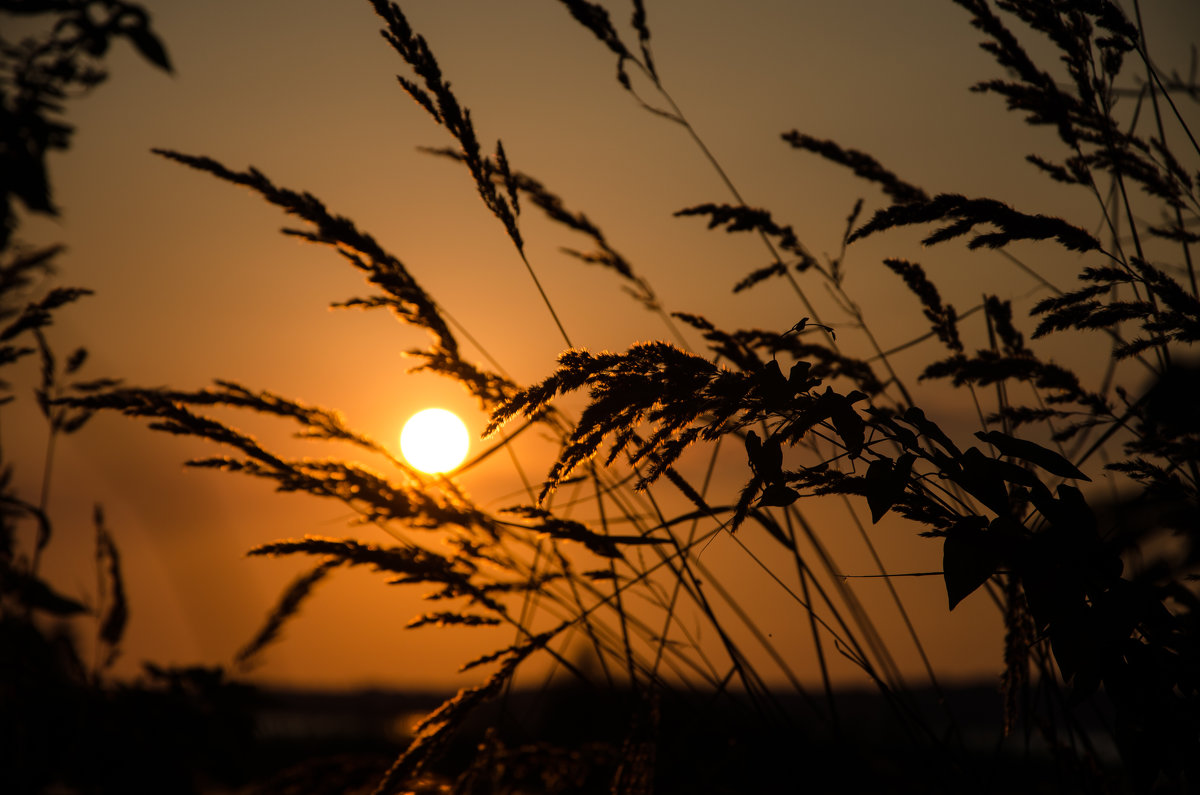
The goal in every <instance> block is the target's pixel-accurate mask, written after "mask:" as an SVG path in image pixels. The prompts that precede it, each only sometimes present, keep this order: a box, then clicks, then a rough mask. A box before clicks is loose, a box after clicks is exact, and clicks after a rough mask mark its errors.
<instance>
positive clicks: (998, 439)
mask: <svg viewBox="0 0 1200 795" xmlns="http://www.w3.org/2000/svg"><path fill="white" fill-rule="evenodd" d="M975 436H976V438H978V439H980V440H982V441H985V442H987V443H989V444H991V445H992V446H993V447H995V448H996V449H997V450H999V451H1000V453H1001V455H1006V456H1009V457H1010V458H1020V459H1022V460H1024V461H1028V462H1029V463H1031V464H1037V465H1038V466H1040V467H1041V468H1042V469H1044V470H1046V471H1047V472H1049V473H1050V474H1052V475H1058V476H1059V477H1064V478H1074V479H1076V480H1087V481H1090V480H1091V478H1089V477H1088V476H1087V475H1085V474H1083V473H1082V472H1080V471H1079V470H1078V469H1077V468H1076V467H1075V465H1074V464H1072V463H1071V462H1070V461H1068V460H1067V459H1065V458H1063V457H1062V456H1061V455H1059V454H1058V453H1056V452H1054V451H1053V450H1049V449H1047V448H1045V447H1042V446H1041V445H1040V444H1036V443H1034V442H1030V441H1028V440H1026V439H1017V438H1016V437H1013V436H1009V435H1008V434H1007V433H1001V432H1000V431H989V432H987V433H983V432H982V431H977V432H976V433H975Z"/></svg>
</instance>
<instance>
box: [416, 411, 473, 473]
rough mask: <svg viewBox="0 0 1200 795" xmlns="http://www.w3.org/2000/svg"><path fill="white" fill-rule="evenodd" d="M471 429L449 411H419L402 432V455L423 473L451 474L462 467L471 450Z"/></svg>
mask: <svg viewBox="0 0 1200 795" xmlns="http://www.w3.org/2000/svg"><path fill="white" fill-rule="evenodd" d="M470 444H471V442H470V437H469V435H468V434H467V426H466V425H463V421H462V420H460V419H459V418H458V417H457V416H456V415H455V414H454V413H452V412H449V411H446V410H445V409H425V410H424V411H418V412H417V413H416V414H414V415H412V417H410V418H409V420H408V422H406V423H404V430H402V431H401V432H400V452H402V453H404V457H405V459H407V460H408V463H410V464H412V465H413V466H414V467H416V468H417V469H419V470H421V471H422V472H429V473H431V474H433V473H438V472H449V471H450V470H452V469H454V468H455V467H456V466H458V465H459V464H461V463H462V460H463V459H464V458H466V457H467V448H469V447H470Z"/></svg>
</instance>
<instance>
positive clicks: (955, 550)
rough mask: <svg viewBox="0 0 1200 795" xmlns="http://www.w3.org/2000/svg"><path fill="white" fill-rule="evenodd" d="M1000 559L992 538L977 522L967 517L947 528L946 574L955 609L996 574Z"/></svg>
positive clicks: (944, 567) (948, 592) (943, 561)
mask: <svg viewBox="0 0 1200 795" xmlns="http://www.w3.org/2000/svg"><path fill="white" fill-rule="evenodd" d="M996 562H997V561H996V550H995V547H994V545H993V544H992V543H991V539H990V538H989V537H988V536H987V535H986V534H985V533H984V532H983V530H981V529H980V528H979V527H978V526H977V525H976V524H974V523H973V522H970V521H969V520H964V521H962V522H959V523H957V524H956V525H954V526H953V527H951V528H950V529H949V530H947V531H946V542H945V544H944V545H943V547H942V574H943V576H944V577H945V579H946V596H947V597H948V599H949V601H950V609H951V610H953V609H954V607H955V605H957V604H958V603H959V602H961V601H962V600H963V599H965V598H967V597H968V596H970V595H971V594H972V593H973V592H974V591H975V589H977V588H978V587H979V586H981V585H983V584H984V583H985V582H987V581H988V580H989V579H990V578H991V576H992V575H993V574H995V572H996Z"/></svg>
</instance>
